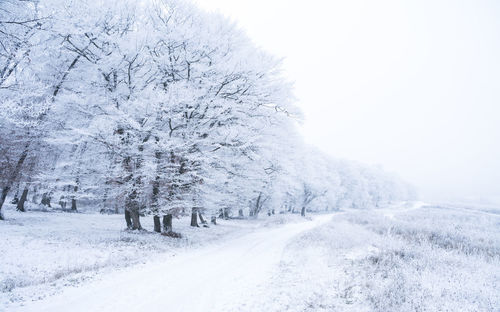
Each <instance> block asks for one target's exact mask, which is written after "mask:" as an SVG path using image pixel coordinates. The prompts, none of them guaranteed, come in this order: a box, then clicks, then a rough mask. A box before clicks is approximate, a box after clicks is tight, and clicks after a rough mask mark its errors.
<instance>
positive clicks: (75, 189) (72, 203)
mask: <svg viewBox="0 0 500 312" xmlns="http://www.w3.org/2000/svg"><path fill="white" fill-rule="evenodd" d="M73 191H75V193H76V192H78V186H76V185H75V187H74V188H73ZM71 210H72V211H76V194H74V195H73V198H72V199H71Z"/></svg>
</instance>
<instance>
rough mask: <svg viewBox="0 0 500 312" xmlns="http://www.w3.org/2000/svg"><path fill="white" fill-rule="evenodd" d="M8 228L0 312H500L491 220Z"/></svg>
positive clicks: (44, 222) (82, 218) (20, 218)
mask: <svg viewBox="0 0 500 312" xmlns="http://www.w3.org/2000/svg"><path fill="white" fill-rule="evenodd" d="M6 215H7V217H8V221H7V222H6V223H3V224H2V225H1V226H0V235H2V238H3V242H4V247H3V248H2V253H1V254H0V261H1V263H2V265H1V266H0V285H1V288H0V291H1V292H0V299H1V301H0V311H4V310H7V311H18V310H19V311H67V310H71V311H97V310H102V311H118V310H120V311H141V310H155V309H157V308H158V307H162V308H163V307H165V308H167V307H168V309H169V310H172V311H332V310H334V311H500V310H499V309H500V295H499V293H500V292H499V286H500V269H499V268H500V210H499V209H493V208H491V209H490V208H488V209H483V208H481V209H479V208H476V209H470V208H468V207H452V206H435V205H434V206H433V205H416V206H414V207H413V208H405V209H402V208H401V207H392V208H386V209H380V210H376V211H367V210H362V211H359V210H358V211H352V210H349V211H341V212H338V213H335V214H333V215H317V216H313V217H312V220H311V219H306V220H304V219H301V218H300V217H298V216H273V217H267V216H262V217H261V218H260V219H259V220H231V221H221V222H220V225H218V226H211V227H210V228H191V227H189V226H188V225H189V221H188V220H187V219H181V220H175V222H174V227H175V230H176V231H179V232H182V233H183V234H184V238H183V239H180V240H179V239H177V240H176V239H172V238H167V237H163V236H160V235H157V234H152V233H146V234H136V233H130V232H126V231H123V220H122V216H121V215H110V216H108V215H97V214H65V213H43V212H28V213H25V214H21V213H16V212H14V211H13V210H10V209H8V210H7V212H6ZM149 219H150V218H143V221H144V225H145V228H152V224H149V222H151V220H149ZM282 223H283V224H282ZM257 229H258V231H257ZM164 305H165V306H164Z"/></svg>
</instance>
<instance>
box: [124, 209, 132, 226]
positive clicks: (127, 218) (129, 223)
mask: <svg viewBox="0 0 500 312" xmlns="http://www.w3.org/2000/svg"><path fill="white" fill-rule="evenodd" d="M125 222H127V229H129V230H131V229H132V218H131V216H130V211H128V210H127V209H125Z"/></svg>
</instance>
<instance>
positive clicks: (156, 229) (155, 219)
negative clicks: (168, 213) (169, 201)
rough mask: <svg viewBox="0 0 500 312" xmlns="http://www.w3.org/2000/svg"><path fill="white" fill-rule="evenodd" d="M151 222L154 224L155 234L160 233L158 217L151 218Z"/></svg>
mask: <svg viewBox="0 0 500 312" xmlns="http://www.w3.org/2000/svg"><path fill="white" fill-rule="evenodd" d="M153 222H154V231H155V232H157V233H161V223H160V217H158V216H154V217H153Z"/></svg>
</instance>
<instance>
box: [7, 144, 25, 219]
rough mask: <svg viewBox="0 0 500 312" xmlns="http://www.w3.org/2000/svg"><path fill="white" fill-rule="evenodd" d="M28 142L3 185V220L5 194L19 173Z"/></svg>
mask: <svg viewBox="0 0 500 312" xmlns="http://www.w3.org/2000/svg"><path fill="white" fill-rule="evenodd" d="M30 143H31V142H28V143H26V146H25V147H24V150H23V152H22V153H21V156H20V157H19V160H18V161H17V164H16V168H14V171H12V173H11V174H10V176H9V178H8V180H7V185H5V187H4V188H3V190H2V196H1V197H0V220H4V217H3V213H2V207H3V204H4V203H5V199H6V198H7V194H8V193H9V191H10V188H11V187H12V185H13V184H14V181H15V180H16V178H17V176H18V175H19V172H20V171H21V167H22V166H23V163H24V160H25V159H26V157H27V156H28V151H29V146H30Z"/></svg>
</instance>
